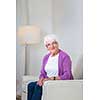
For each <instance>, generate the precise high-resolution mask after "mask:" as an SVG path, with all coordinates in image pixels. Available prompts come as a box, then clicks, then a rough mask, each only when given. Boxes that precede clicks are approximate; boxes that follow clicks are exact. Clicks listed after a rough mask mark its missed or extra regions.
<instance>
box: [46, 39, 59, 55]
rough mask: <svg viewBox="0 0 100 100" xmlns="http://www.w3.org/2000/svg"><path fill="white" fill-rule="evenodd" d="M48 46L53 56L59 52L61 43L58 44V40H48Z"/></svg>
mask: <svg viewBox="0 0 100 100" xmlns="http://www.w3.org/2000/svg"><path fill="white" fill-rule="evenodd" d="M46 47H47V49H48V51H50V53H51V55H52V56H54V55H56V54H58V52H59V45H58V42H57V41H55V40H53V41H50V42H49V41H48V42H47V43H46Z"/></svg>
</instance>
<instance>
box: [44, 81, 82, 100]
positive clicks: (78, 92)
mask: <svg viewBox="0 0 100 100" xmlns="http://www.w3.org/2000/svg"><path fill="white" fill-rule="evenodd" d="M67 99H68V100H82V99H83V81H82V80H56V81H46V82H45V83H44V85H43V97H42V100H67Z"/></svg>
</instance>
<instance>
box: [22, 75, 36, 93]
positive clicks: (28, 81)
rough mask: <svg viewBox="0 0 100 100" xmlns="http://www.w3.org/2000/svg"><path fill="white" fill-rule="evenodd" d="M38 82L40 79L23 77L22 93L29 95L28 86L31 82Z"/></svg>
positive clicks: (28, 76)
mask: <svg viewBox="0 0 100 100" xmlns="http://www.w3.org/2000/svg"><path fill="white" fill-rule="evenodd" d="M37 80H38V77H36V76H35V77H34V76H32V75H27V76H23V80H22V91H23V92H24V93H27V85H28V84H29V83H30V82H34V81H37Z"/></svg>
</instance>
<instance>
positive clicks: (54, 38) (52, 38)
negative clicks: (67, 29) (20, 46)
mask: <svg viewBox="0 0 100 100" xmlns="http://www.w3.org/2000/svg"><path fill="white" fill-rule="evenodd" d="M52 41H56V42H58V37H57V36H56V35H55V34H48V35H46V36H45V37H44V45H47V43H50V42H52Z"/></svg>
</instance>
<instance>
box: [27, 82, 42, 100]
mask: <svg viewBox="0 0 100 100" xmlns="http://www.w3.org/2000/svg"><path fill="white" fill-rule="evenodd" d="M41 97H42V86H39V85H37V81H36V82H31V83H29V84H28V96H27V99H28V100H41Z"/></svg>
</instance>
